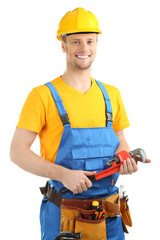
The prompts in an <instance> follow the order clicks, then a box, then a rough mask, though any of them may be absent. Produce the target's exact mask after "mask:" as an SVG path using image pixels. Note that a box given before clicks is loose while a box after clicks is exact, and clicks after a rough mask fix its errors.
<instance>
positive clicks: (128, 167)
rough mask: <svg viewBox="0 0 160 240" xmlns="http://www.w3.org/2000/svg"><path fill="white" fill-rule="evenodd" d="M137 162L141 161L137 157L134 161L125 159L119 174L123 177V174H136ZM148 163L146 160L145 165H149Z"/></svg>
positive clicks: (148, 160)
mask: <svg viewBox="0 0 160 240" xmlns="http://www.w3.org/2000/svg"><path fill="white" fill-rule="evenodd" d="M138 161H141V158H140V157H139V156H136V157H135V159H133V158H131V159H129V158H127V159H126V160H125V161H124V162H123V164H122V165H121V167H120V171H119V173H120V174H122V175H123V174H132V173H134V172H137V170H138V166H137V162H138ZM141 162H142V161H141ZM150 162H151V160H150V159H146V162H145V163H150Z"/></svg>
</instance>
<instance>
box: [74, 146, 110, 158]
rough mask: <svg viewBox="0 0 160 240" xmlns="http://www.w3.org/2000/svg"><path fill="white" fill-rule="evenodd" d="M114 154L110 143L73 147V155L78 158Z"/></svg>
mask: <svg viewBox="0 0 160 240" xmlns="http://www.w3.org/2000/svg"><path fill="white" fill-rule="evenodd" d="M113 155H114V153H113V148H112V146H110V145H104V146H92V147H91V146H90V147H79V148H72V157H73V159H77V160H78V159H86V158H101V157H109V156H113Z"/></svg>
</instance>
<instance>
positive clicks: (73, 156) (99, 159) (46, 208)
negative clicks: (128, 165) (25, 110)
mask: <svg viewBox="0 0 160 240" xmlns="http://www.w3.org/2000/svg"><path fill="white" fill-rule="evenodd" d="M96 82H97V84H98V86H99V87H100V89H101V91H102V93H103V96H104V100H105V103H106V127H99V128H71V124H70V122H69V119H68V115H67V112H66V110H65V108H64V105H63V103H62V100H61V98H60V96H59V94H58V92H57V90H56V89H55V87H54V86H53V85H52V84H51V83H50V82H49V83H47V84H46V85H47V86H48V87H49V89H50V91H51V93H52V96H53V99H54V101H55V103H56V106H57V108H58V111H59V115H60V118H61V120H62V123H63V126H64V131H63V134H62V137H61V141H60V145H59V149H58V153H57V156H56V160H55V163H56V164H59V165H61V166H64V167H66V168H69V169H73V170H85V171H97V172H99V171H102V170H104V169H105V168H107V164H106V163H107V161H108V160H110V159H112V158H113V155H114V154H115V152H116V150H117V149H118V146H119V140H118V138H117V136H116V134H115V132H114V130H113V128H112V107H111V102H110V99H109V96H108V93H107V91H106V89H105V87H104V86H103V84H102V83H100V82H99V81H96ZM95 97H96V96H95ZM96 117H98V116H96ZM118 176H119V173H116V174H113V175H111V176H108V177H106V178H103V179H101V180H98V181H96V182H94V183H93V185H92V187H91V188H89V189H88V190H87V191H84V192H82V193H80V194H77V195H74V194H73V193H72V192H70V193H67V194H65V196H64V197H65V198H100V197H108V196H110V195H113V194H115V193H117V192H118V188H117V187H115V183H116V181H117V179H118ZM49 183H50V185H51V187H53V188H54V189H55V190H56V191H58V190H59V189H60V188H61V187H63V184H62V183H61V182H59V181H55V180H50V181H49ZM40 222H41V235H42V238H41V239H42V240H53V239H54V238H55V237H56V235H57V234H58V233H59V231H60V208H59V207H57V206H56V205H55V204H54V203H51V202H49V201H48V200H47V198H45V197H44V199H43V201H42V205H41V212H40ZM106 227H107V240H123V239H124V232H123V227H122V220H121V217H114V218H107V219H106Z"/></svg>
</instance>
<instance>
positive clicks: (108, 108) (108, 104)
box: [96, 80, 113, 127]
mask: <svg viewBox="0 0 160 240" xmlns="http://www.w3.org/2000/svg"><path fill="white" fill-rule="evenodd" d="M96 82H97V84H98V86H99V87H100V89H101V91H102V93H103V96H104V100H105V103H106V126H108V127H112V123H113V116H112V106H111V101H110V98H109V95H108V93H107V90H106V88H105V86H104V85H103V84H102V83H101V82H99V81H97V80H96Z"/></svg>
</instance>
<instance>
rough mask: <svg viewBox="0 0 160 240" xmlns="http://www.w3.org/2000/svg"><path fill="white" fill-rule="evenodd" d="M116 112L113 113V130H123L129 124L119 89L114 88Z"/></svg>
mask: <svg viewBox="0 0 160 240" xmlns="http://www.w3.org/2000/svg"><path fill="white" fill-rule="evenodd" d="M115 101H116V105H117V107H116V109H117V111H116V113H115V118H114V121H113V129H114V131H120V130H123V129H124V128H127V127H129V126H130V123H129V120H128V117H127V114H126V110H125V107H124V104H123V101H122V97H121V94H120V92H119V90H118V89H117V88H116V99H115Z"/></svg>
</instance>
